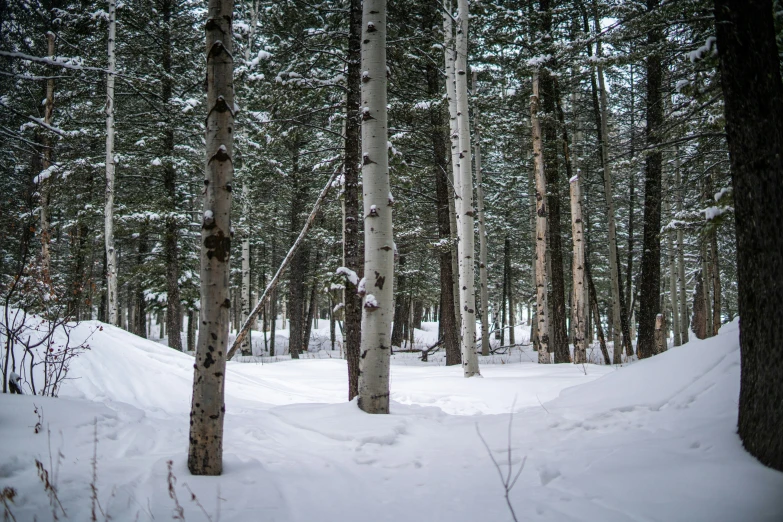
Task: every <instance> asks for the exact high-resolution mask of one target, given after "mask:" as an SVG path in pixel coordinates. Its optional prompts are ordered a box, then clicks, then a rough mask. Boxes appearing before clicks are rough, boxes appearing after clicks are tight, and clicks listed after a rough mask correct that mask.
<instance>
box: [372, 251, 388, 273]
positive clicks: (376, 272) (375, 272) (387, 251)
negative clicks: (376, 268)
mask: <svg viewBox="0 0 783 522" xmlns="http://www.w3.org/2000/svg"><path fill="white" fill-rule="evenodd" d="M391 249H392V248H391V247H390V246H389V245H384V246H382V247H381V250H383V251H385V252H388V251H389V250H391ZM375 273H376V274H377V273H378V272H375Z"/></svg>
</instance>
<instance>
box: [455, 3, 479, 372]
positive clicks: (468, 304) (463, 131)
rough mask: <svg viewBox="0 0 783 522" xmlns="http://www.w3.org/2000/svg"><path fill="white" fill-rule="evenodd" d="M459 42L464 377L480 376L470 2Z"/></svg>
mask: <svg viewBox="0 0 783 522" xmlns="http://www.w3.org/2000/svg"><path fill="white" fill-rule="evenodd" d="M457 7H458V9H459V17H458V18H457V22H458V24H457V38H456V74H455V78H456V81H455V84H456V85H455V86H456V96H457V128H458V130H459V148H458V154H457V156H458V158H457V161H458V163H459V183H457V180H456V179H455V180H454V181H455V185H456V188H457V191H458V193H459V196H460V204H459V205H458V207H457V208H458V210H459V212H458V222H459V230H460V235H459V243H458V245H457V251H458V252H459V289H460V311H461V312H462V330H461V333H462V343H461V351H462V368H463V370H464V374H465V377H473V376H474V375H479V366H478V356H477V355H476V292H475V286H474V284H475V283H474V282H475V279H476V274H475V272H476V269H475V265H474V262H473V259H474V255H475V250H476V248H475V237H474V234H473V217H474V215H475V210H474V209H473V173H472V168H471V167H472V165H471V152H472V148H471V146H470V118H469V114H468V74H467V71H468V19H469V17H470V14H469V12H468V0H458V1H457Z"/></svg>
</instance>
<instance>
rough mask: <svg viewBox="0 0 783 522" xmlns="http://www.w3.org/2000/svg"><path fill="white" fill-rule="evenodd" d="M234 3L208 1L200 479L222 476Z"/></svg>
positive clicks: (196, 468) (196, 418)
mask: <svg viewBox="0 0 783 522" xmlns="http://www.w3.org/2000/svg"><path fill="white" fill-rule="evenodd" d="M233 15H234V2H233V0H209V7H208V11H207V23H206V27H205V29H206V37H207V38H206V43H207V45H206V50H207V108H208V113H207V121H206V127H207V128H206V140H205V141H206V172H205V179H204V214H203V217H202V226H201V310H200V313H199V316H200V318H199V326H200V327H199V331H198V346H197V347H196V361H195V364H194V365H193V367H194V369H195V371H194V378H193V402H192V404H191V410H190V448H189V451H188V469H189V470H190V472H191V473H193V474H194V475H220V473H221V472H222V470H223V420H224V417H225V411H226V407H225V404H224V402H223V396H224V386H225V374H226V351H227V350H228V346H227V343H228V321H229V307H230V303H231V301H230V300H229V298H228V282H229V255H230V247H231V182H232V180H233V176H234V166H233V162H232V155H233V151H234V135H233V134H232V131H233V130H234V87H233V86H234V80H233V77H234V62H233V57H232V47H233V45H232V41H231V35H232V34H233V32H232V19H233Z"/></svg>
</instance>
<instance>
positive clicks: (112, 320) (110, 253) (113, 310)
mask: <svg viewBox="0 0 783 522" xmlns="http://www.w3.org/2000/svg"><path fill="white" fill-rule="evenodd" d="M116 32H117V3H116V0H109V44H108V47H109V48H108V55H109V63H108V72H107V74H106V208H105V211H104V238H105V243H106V305H107V307H108V313H107V314H106V316H107V319H108V322H109V324H114V325H116V324H117V250H116V248H115V246H114V181H115V180H114V170H115V169H114V167H115V162H114V71H115V68H116V66H117V58H116V56H115V53H114V44H115V37H116Z"/></svg>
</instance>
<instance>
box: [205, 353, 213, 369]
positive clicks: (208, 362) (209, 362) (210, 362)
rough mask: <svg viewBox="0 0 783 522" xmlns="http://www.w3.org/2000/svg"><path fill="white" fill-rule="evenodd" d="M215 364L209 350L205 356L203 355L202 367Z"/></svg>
mask: <svg viewBox="0 0 783 522" xmlns="http://www.w3.org/2000/svg"><path fill="white" fill-rule="evenodd" d="M213 364H215V359H213V358H212V354H211V353H210V352H207V356H206V357H204V368H209V367H210V366H212V365H213Z"/></svg>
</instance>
